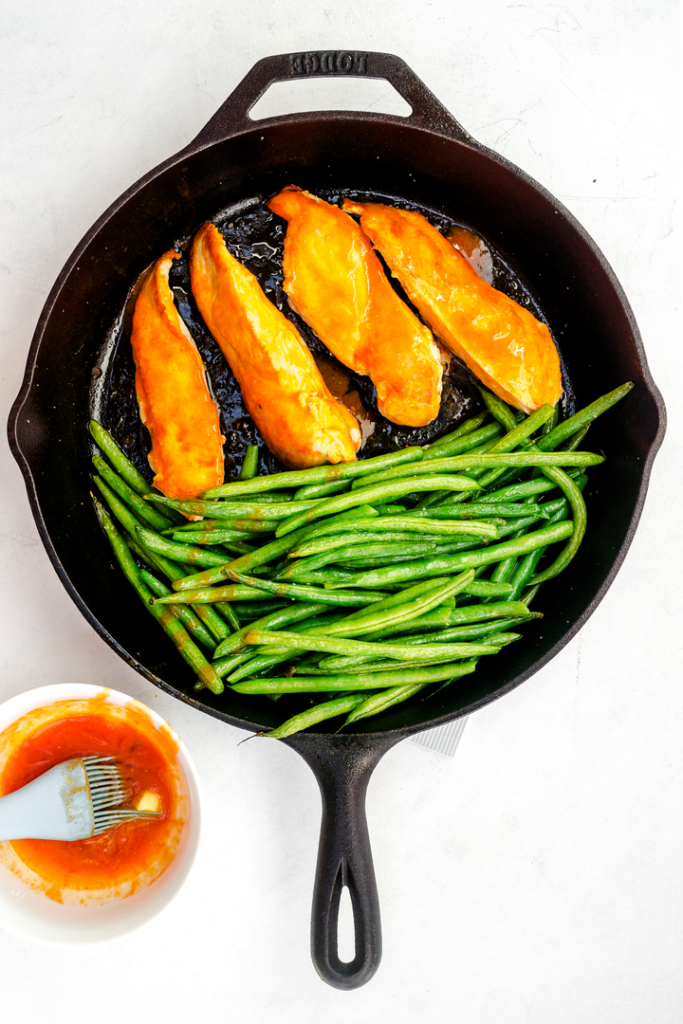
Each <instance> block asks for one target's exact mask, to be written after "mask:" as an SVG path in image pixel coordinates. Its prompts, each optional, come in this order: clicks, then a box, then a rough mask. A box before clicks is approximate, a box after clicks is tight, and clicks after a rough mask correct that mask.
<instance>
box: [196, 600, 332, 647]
mask: <svg viewBox="0 0 683 1024" xmlns="http://www.w3.org/2000/svg"><path fill="white" fill-rule="evenodd" d="M328 607H329V605H326V604H322V603H319V604H294V605H289V606H288V607H287V608H282V609H280V610H279V611H275V612H271V613H270V614H269V615H264V616H262V617H261V618H259V619H257V620H256V622H252V623H251V625H249V626H242V628H241V629H239V630H237V632H235V633H232V634H231V635H230V636H229V637H227V639H225V640H223V642H222V643H221V644H220V645H219V646H218V647H217V648H216V651H215V654H214V657H216V658H220V657H223V656H224V655H226V654H230V653H231V652H232V651H236V650H238V649H239V648H240V647H241V644H242V638H243V637H244V636H245V634H246V633H247V632H248V631H249V630H250V629H278V628H279V627H280V626H289V625H290V624H291V623H294V622H302V621H305V620H306V619H309V618H311V617H312V616H314V615H318V614H319V613H320V612H322V611H325V610H326V609H327V608H328Z"/></svg>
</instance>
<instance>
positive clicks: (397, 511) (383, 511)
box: [374, 503, 408, 516]
mask: <svg viewBox="0 0 683 1024" xmlns="http://www.w3.org/2000/svg"><path fill="white" fill-rule="evenodd" d="M374 511H375V512H376V513H377V515H378V516H400V515H401V514H402V513H403V512H407V511H408V509H407V507H406V506H405V505H395V504H391V505H383V504H381V503H377V504H376V505H375V506H374Z"/></svg>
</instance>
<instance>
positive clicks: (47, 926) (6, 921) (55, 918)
mask: <svg viewBox="0 0 683 1024" xmlns="http://www.w3.org/2000/svg"><path fill="white" fill-rule="evenodd" d="M103 695H106V702H107V703H109V704H113V705H117V706H119V707H125V706H126V705H128V704H132V705H133V706H134V707H137V708H138V709H144V711H145V712H146V714H147V715H148V716H149V717H150V718H151V720H152V722H153V723H154V725H155V726H156V727H157V728H162V727H163V728H164V730H165V731H166V734H167V735H168V732H169V731H170V734H171V736H172V737H173V739H174V740H175V741H176V742H177V744H178V753H177V764H178V765H179V767H180V768H181V770H182V773H183V775H184V776H185V781H186V782H187V790H188V798H189V811H188V814H187V818H186V826H185V829H184V833H183V837H182V840H181V842H180V845H179V847H178V850H177V853H176V855H175V857H174V859H173V861H172V862H171V864H170V866H169V867H168V868H167V869H166V870H165V871H164V872H163V874H161V875H160V876H159V877H158V878H157V879H156V880H155V881H154V882H152V883H151V884H150V885H148V886H146V887H145V888H141V889H139V890H138V891H137V892H134V893H133V894H132V895H131V896H127V897H126V898H125V899H112V900H109V901H107V902H103V903H96V904H92V905H85V906H81V905H67V904H65V903H57V902H55V901H54V900H52V899H50V898H49V897H48V896H46V895H45V894H44V893H43V892H40V891H36V890H35V889H33V888H31V887H30V886H29V885H27V884H26V883H25V882H23V881H21V880H20V879H19V878H18V877H17V875H16V874H14V873H13V872H12V871H10V870H9V868H8V867H7V866H6V865H5V864H3V863H0V928H5V929H6V930H7V931H10V932H14V933H15V934H16V935H21V936H23V937H24V938H27V939H33V940H35V941H37V942H42V943H47V944H49V945H59V946H71V945H78V944H83V943H93V942H107V941H109V940H110V939H116V938H119V937H120V936H121V935H125V934H126V933H127V932H131V931H133V930H134V929H136V928H139V927H140V926H141V925H143V924H146V923H147V921H149V920H151V919H152V918H153V917H156V915H157V914H158V913H159V912H160V911H161V910H163V909H164V907H165V906H167V904H168V903H170V901H171V900H172V899H173V897H174V896H175V895H176V893H177V892H178V891H179V890H180V888H181V886H182V885H183V883H184V881H185V879H186V878H187V876H188V874H189V872H190V868H191V867H192V863H193V861H194V858H195V854H196V852H197V845H198V843H199V832H200V792H199V781H198V779H197V772H196V769H195V766H194V764H193V762H192V758H191V757H190V755H189V753H188V751H187V749H186V748H185V746H184V744H183V743H182V742H181V740H180V739H179V738H178V737H177V736H176V735H175V733H174V732H173V730H172V729H170V726H169V725H168V724H167V723H166V722H164V720H163V719H162V718H161V717H160V716H159V715H157V714H156V712H154V711H152V709H151V708H148V707H147V706H146V705H145V704H140V702H139V701H136V700H135V699H134V698H133V697H129V696H128V695H127V694H125V693H119V692H118V691H117V690H110V689H108V688H107V687H101V686H87V685H84V684H76V683H74V684H69V683H65V684H58V685H55V686H43V687H40V688H39V689H36V690H29V691H27V692H26V693H21V694H19V695H18V696H16V697H12V698H11V700H8V701H6V702H5V703H4V704H2V705H0V733H3V732H4V731H5V729H7V728H8V727H9V726H11V725H12V724H13V723H14V722H16V721H17V720H18V719H20V718H21V717H22V716H23V715H26V714H28V712H30V711H34V710H35V709H36V708H42V707H46V706H48V705H51V704H54V703H56V702H57V701H72V700H90V699H92V698H94V697H100V698H101V697H103ZM8 847H9V843H0V849H1V848H5V849H7V848H8Z"/></svg>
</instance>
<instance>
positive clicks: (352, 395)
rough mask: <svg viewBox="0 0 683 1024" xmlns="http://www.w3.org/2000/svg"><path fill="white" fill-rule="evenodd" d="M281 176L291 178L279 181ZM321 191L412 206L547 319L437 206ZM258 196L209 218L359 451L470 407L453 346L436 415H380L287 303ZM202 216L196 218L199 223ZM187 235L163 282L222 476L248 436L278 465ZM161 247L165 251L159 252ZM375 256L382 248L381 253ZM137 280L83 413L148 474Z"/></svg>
mask: <svg viewBox="0 0 683 1024" xmlns="http://www.w3.org/2000/svg"><path fill="white" fill-rule="evenodd" d="M282 184H283V186H284V185H286V184H289V183H288V182H283V183H282ZM316 194H318V195H320V196H321V197H322V198H323V199H326V200H327V201H328V202H331V203H335V204H336V203H339V202H340V201H341V199H342V198H343V197H344V196H347V195H348V196H351V197H353V198H357V199H361V200H363V201H370V202H373V201H374V202H387V203H390V204H391V205H394V206H400V207H403V208H404V209H410V210H418V211H419V212H420V213H422V214H424V215H425V216H426V217H428V219H429V220H430V221H431V223H432V224H434V225H435V226H436V227H437V228H438V229H439V230H440V231H441V232H442V234H444V235H446V236H447V237H448V238H449V239H450V240H451V241H452V243H453V244H454V245H455V246H456V247H457V248H458V249H460V251H461V252H463V254H464V255H465V256H466V257H467V258H468V259H470V261H471V262H472V264H473V266H474V268H475V270H477V272H478V273H479V274H480V276H482V277H483V278H484V279H485V280H487V281H488V282H489V283H491V284H493V286H494V287H495V288H498V289H499V290H500V291H502V292H504V293H505V294H506V295H509V296H510V298H512V299H514V300H515V302H518V303H519V304H520V305H521V306H525V307H526V308H527V309H529V310H531V312H532V313H533V314H534V316H536V317H537V318H538V319H539V320H543V321H545V317H544V316H543V312H542V309H541V307H540V304H539V302H538V300H537V299H536V298H535V296H534V295H533V293H532V291H531V289H530V288H529V286H528V285H527V283H526V282H525V281H524V280H523V278H522V276H521V274H520V273H519V272H518V271H517V270H516V269H515V267H514V264H513V263H512V262H511V261H510V259H509V258H507V257H504V256H503V255H502V254H501V253H500V252H499V251H497V250H496V249H495V248H494V246H492V245H491V244H490V243H489V242H488V241H486V240H484V239H482V238H480V237H479V235H478V234H477V233H476V230H475V229H474V228H473V227H471V226H467V225H464V224H460V223H457V222H455V221H454V220H451V219H449V218H448V217H446V216H445V215H443V214H441V213H437V212H436V211H434V210H432V209H430V208H428V207H426V206H418V205H416V204H414V203H408V202H405V201H404V200H401V199H397V198H396V197H393V196H385V195H382V194H379V193H376V192H375V193H359V192H358V191H353V192H352V191H351V190H348V191H342V190H334V191H332V190H323V189H319V190H317V193H316ZM266 198H267V197H265V196H255V197H253V199H248V200H244V201H242V202H240V203H239V204H236V205H233V206H232V207H229V208H227V209H224V210H222V211H219V212H217V213H216V214H215V215H214V216H213V217H212V218H211V219H212V220H213V222H214V223H215V224H216V225H217V227H218V228H219V229H220V230H221V231H222V233H223V235H224V236H225V241H226V243H227V246H228V249H229V250H230V252H231V253H232V254H233V255H234V256H235V257H236V258H237V259H238V260H240V262H241V263H243V264H244V265H245V266H246V267H248V269H249V270H250V271H251V272H252V273H253V274H254V275H255V276H256V277H257V278H258V280H259V282H260V284H261V286H262V287H263V289H264V291H265V293H266V295H267V296H268V298H269V299H271V301H272V302H274V303H275V305H276V306H277V307H278V309H281V310H282V311H283V312H284V313H285V315H286V316H287V317H288V318H289V319H290V320H291V321H292V322H293V323H295V324H296V326H297V328H298V330H299V332H300V334H301V336H302V338H303V339H304V341H305V342H306V344H307V345H308V347H309V348H310V350H311V352H312V353H313V357H314V359H315V360H316V362H317V363H318V366H319V368H320V371H321V373H322V375H323V377H324V379H325V381H326V383H327V385H328V387H329V388H330V391H332V393H333V394H334V395H335V396H336V397H338V398H339V399H341V401H343V402H344V404H345V405H347V406H348V407H349V408H350V409H351V411H352V412H353V413H355V415H356V416H357V417H358V419H359V421H360V424H361V429H362V433H363V447H362V449H361V451H360V452H359V458H367V457H369V456H372V455H380V454H382V453H383V452H388V451H394V450H396V449H397V448H404V447H406V446H407V445H416V444H417V445H423V444H429V443H430V442H431V441H434V440H435V439H436V438H437V437H440V436H441V435H442V434H444V433H446V432H447V431H448V430H453V429H454V428H455V427H456V426H457V425H458V423H459V422H460V421H461V420H463V419H464V418H465V417H467V416H468V415H471V414H472V413H473V412H475V411H477V410H478V409H479V408H480V406H481V399H480V396H479V393H478V391H477V389H476V386H475V384H474V381H473V378H472V375H471V374H470V372H469V370H468V369H467V368H466V367H465V366H464V365H463V363H461V362H460V360H459V359H457V358H455V357H454V356H452V357H450V360H449V362H448V365H447V367H446V368H445V370H444V376H443V391H442V395H441V408H440V411H439V414H438V416H437V417H436V419H435V420H433V421H432V423H430V424H428V425H427V426H426V427H419V428H415V429H413V428H410V427H401V426H397V425H396V424H394V423H390V422H389V421H388V420H386V419H384V418H383V417H382V416H380V414H379V413H378V411H377V404H376V400H375V399H376V395H375V388H374V386H373V384H372V382H371V381H370V379H369V378H368V377H362V376H359V375H358V374H355V373H353V372H352V371H351V370H349V369H348V368H347V367H345V366H344V365H343V364H342V363H340V362H339V361H338V360H337V359H335V357H334V356H333V355H332V354H331V352H330V351H329V350H328V349H327V348H326V347H325V346H324V345H323V344H322V342H321V341H319V339H318V338H317V337H316V335H315V334H314V333H313V331H312V330H311V329H310V327H308V326H307V325H306V324H305V323H304V321H303V320H302V319H301V317H299V316H298V315H297V314H296V313H294V312H293V311H292V310H291V309H290V307H289V303H288V299H287V295H286V293H285V292H284V290H283V287H282V282H283V273H282V256H283V249H284V238H285V230H286V226H285V223H284V222H283V221H282V220H281V219H280V218H279V217H276V216H275V214H273V213H271V212H270V210H269V209H268V208H267V207H266V205H265V202H264V200H265V199H266ZM199 227H200V225H199V224H197V228H199ZM191 242H192V238H191V236H188V237H184V238H177V239H170V238H169V243H168V246H167V248H169V249H170V248H172V247H175V248H176V249H177V250H178V252H180V253H182V259H180V260H176V261H175V262H174V263H173V267H172V269H171V273H170V275H169V282H170V285H171V288H172V289H173V293H174V295H175V299H176V304H177V306H178V309H179V311H180V314H181V316H182V318H183V320H184V321H185V323H186V324H187V326H188V328H189V330H190V332H191V334H192V337H193V338H194V340H195V343H196V345H197V348H198V349H199V352H200V354H201V356H202V359H203V360H204V365H205V366H206V370H207V374H208V378H209V383H210V387H211V390H212V392H213V395H214V397H215V399H216V401H217V402H218V406H219V409H220V415H221V427H222V431H223V434H224V436H225V438H226V441H225V446H224V452H225V478H226V480H229V479H230V478H231V477H232V476H234V475H235V473H236V472H237V471H238V470H239V467H240V465H241V463H242V458H243V456H244V453H245V450H246V446H247V445H249V444H256V443H258V444H259V448H260V463H259V473H272V472H277V471H278V470H280V469H282V467H281V465H280V463H279V462H278V461H277V459H276V458H275V457H274V456H273V455H271V453H270V452H269V451H268V449H267V448H266V446H265V445H264V444H263V441H262V439H261V437H260V435H259V432H258V430H257V429H256V427H255V425H254V423H253V420H252V419H251V417H250V415H249V413H248V412H247V410H246V408H245V406H244V402H243V401H242V395H241V392H240V389H239V385H238V384H237V381H236V380H235V378H234V376H233V374H232V371H231V370H230V367H229V366H228V364H227V363H226V361H225V357H224V356H223V354H222V352H221V350H220V349H219V347H218V345H217V344H216V342H215V341H214V340H213V338H212V337H211V335H210V334H209V332H208V330H207V328H206V326H205V324H204V321H203V320H202V317H201V315H200V313H199V310H198V309H197V306H196V303H195V301H194V299H193V297H192V291H191V288H190V271H189V259H188V257H189V251H190V245H191ZM158 255H159V256H161V255H162V253H161V252H160V253H159V254H158ZM380 258H381V257H380ZM389 280H390V281H391V283H392V285H393V286H394V288H396V290H397V291H398V292H399V294H400V295H401V297H402V298H403V299H404V300H405V301H408V300H407V298H406V296H405V294H404V293H403V291H402V289H401V287H400V285H399V284H398V283H397V282H396V280H395V279H394V278H391V277H389ZM136 284H137V283H136V282H131V288H130V291H129V293H128V297H127V299H126V302H125V305H124V307H123V309H121V310H120V311H119V313H118V315H117V317H116V319H115V322H114V324H113V326H112V328H111V330H110V332H109V334H108V336H107V339H106V341H105V343H104V345H103V347H102V349H101V351H100V354H99V357H98V360H97V365H96V366H95V367H94V369H93V386H92V390H91V398H90V415H91V416H92V417H94V418H95V419H97V420H99V421H100V423H102V425H103V426H105V427H106V428H107V429H108V430H109V431H110V432H111V433H112V434H113V436H114V437H115V438H116V440H117V441H118V443H119V444H120V445H121V447H122V448H123V449H124V451H125V452H126V454H127V455H128V457H129V458H130V459H131V461H132V462H133V463H134V464H135V466H136V467H137V468H138V469H139V470H140V472H141V473H142V474H143V475H144V476H145V477H146V478H147V479H148V480H151V478H152V472H151V470H150V467H149V463H148V461H147V454H148V452H149V449H150V440H149V434H148V433H147V430H146V428H145V427H143V425H142V423H141V421H140V415H139V411H138V404H137V399H136V395H135V365H134V363H133V355H132V350H131V346H130V343H129V339H130V331H131V323H132V316H133V308H134V305H135V297H136V291H137V287H136ZM563 383H564V388H565V391H564V395H563V397H562V398H561V400H560V403H561V409H560V411H561V412H562V414H563V416H567V415H571V413H572V412H573V411H574V400H573V393H572V390H571V386H570V383H569V380H568V378H567V375H566V372H565V370H564V365H563Z"/></svg>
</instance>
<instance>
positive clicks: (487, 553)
mask: <svg viewBox="0 0 683 1024" xmlns="http://www.w3.org/2000/svg"><path fill="white" fill-rule="evenodd" d="M572 529H573V527H572V524H571V523H556V524H555V525H551V526H544V527H541V529H540V530H535V531H534V532H533V533H528V534H526V535H525V536H523V537H518V538H515V539H514V540H508V541H503V543H501V544H492V545H491V546H490V547H488V548H483V549H481V550H479V551H471V552H464V553H461V554H455V555H440V556H438V557H437V558H432V559H426V560H423V561H420V562H410V563H409V564H408V565H397V566H395V567H388V568H385V569H374V570H370V571H369V572H365V573H361V574H360V576H359V577H358V579H357V580H356V581H355V585H356V586H357V587H378V586H381V585H383V584H386V583H400V582H402V581H404V580H409V579H420V578H424V577H425V576H436V575H442V574H443V573H449V572H458V571H461V570H463V569H468V568H472V567H474V566H480V565H488V564H490V563H491V562H500V561H502V559H503V558H508V557H509V556H510V555H525V554H526V553H527V552H528V551H533V550H535V548H537V547H545V546H547V545H548V544H555V543H557V542H558V541H560V540H566V539H567V538H568V537H570V536H571V534H572ZM335 586H336V585H335V584H332V587H333V588H334V587H335Z"/></svg>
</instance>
